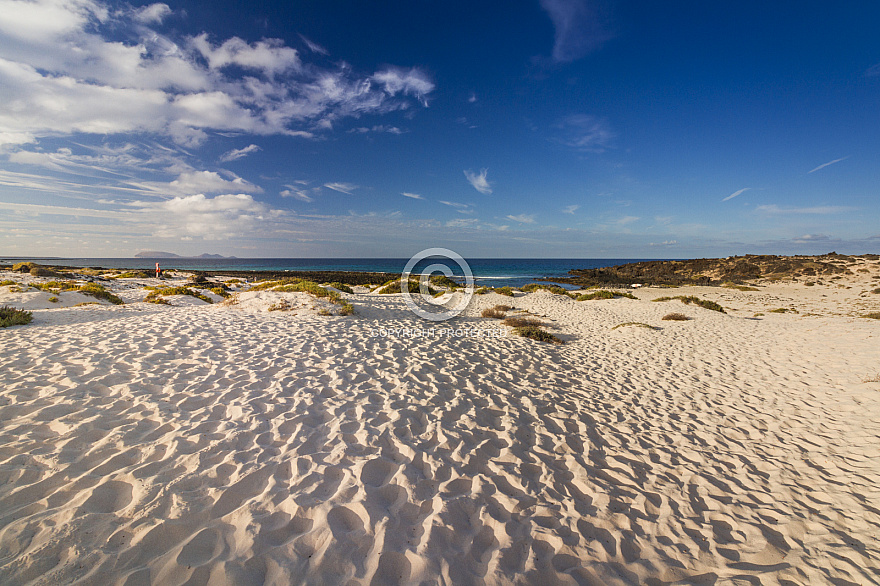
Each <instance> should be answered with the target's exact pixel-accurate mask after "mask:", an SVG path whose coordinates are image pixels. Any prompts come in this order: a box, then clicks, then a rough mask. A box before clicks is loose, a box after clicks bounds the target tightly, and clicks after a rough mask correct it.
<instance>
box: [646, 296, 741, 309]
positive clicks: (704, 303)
mask: <svg viewBox="0 0 880 586" xmlns="http://www.w3.org/2000/svg"><path fill="white" fill-rule="evenodd" d="M673 299H678V300H679V301H681V302H682V303H684V304H685V305H690V304H691V303H693V304H694V305H699V306H700V307H702V308H704V309H711V310H712V311H720V312H721V313H727V312H726V311H724V308H723V307H721V306H720V305H718V304H717V303H715V302H714V301H709V300H708V299H700V298H699V297H695V296H693V295H676V296H675V297H658V298H657V299H654V300H653V301H672V300H673Z"/></svg>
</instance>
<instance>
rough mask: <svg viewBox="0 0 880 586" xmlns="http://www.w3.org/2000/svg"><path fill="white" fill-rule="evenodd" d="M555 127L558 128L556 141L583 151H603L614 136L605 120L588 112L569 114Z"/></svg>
mask: <svg viewBox="0 0 880 586" xmlns="http://www.w3.org/2000/svg"><path fill="white" fill-rule="evenodd" d="M555 127H556V129H558V130H559V134H558V135H557V137H556V138H555V140H556V141H557V142H559V143H561V144H564V145H565V146H568V147H571V148H574V149H577V150H580V151H585V152H591V153H601V152H604V151H605V149H607V148H608V147H609V146H610V145H611V141H612V139H613V138H614V132H612V130H611V128H610V127H609V126H608V123H607V122H606V121H604V120H602V119H601V118H597V117H595V116H590V115H588V114H577V115H574V116H569V117H567V118H564V119H562V120H561V121H559V122H558V123H557V124H556V126H555Z"/></svg>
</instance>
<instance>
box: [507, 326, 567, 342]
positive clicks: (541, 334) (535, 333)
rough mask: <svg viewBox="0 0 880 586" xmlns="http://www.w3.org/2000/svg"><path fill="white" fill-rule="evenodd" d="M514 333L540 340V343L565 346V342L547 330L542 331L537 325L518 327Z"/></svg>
mask: <svg viewBox="0 0 880 586" xmlns="http://www.w3.org/2000/svg"><path fill="white" fill-rule="evenodd" d="M513 333H514V334H516V335H517V336H522V337H523V338H529V339H532V340H538V341H539V342H549V343H551V344H563V343H564V342H563V341H562V340H560V339H559V338H557V337H556V336H554V335H553V334H551V333H550V332H548V331H546V330H542V329H541V328H540V327H538V326H535V325H525V326H517V327H515V328H513Z"/></svg>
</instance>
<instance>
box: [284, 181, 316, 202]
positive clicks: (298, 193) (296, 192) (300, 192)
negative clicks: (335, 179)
mask: <svg viewBox="0 0 880 586" xmlns="http://www.w3.org/2000/svg"><path fill="white" fill-rule="evenodd" d="M284 187H286V188H287V189H285V190H283V191H282V192H281V193H280V194H279V195H281V197H292V198H295V199H298V200H300V201H304V202H308V203H311V202H313V201H315V200H314V198H312V196H310V195H309V194H308V192H307V191H306V190H305V189H303V188H302V187H301V186H298V185H285V186H284Z"/></svg>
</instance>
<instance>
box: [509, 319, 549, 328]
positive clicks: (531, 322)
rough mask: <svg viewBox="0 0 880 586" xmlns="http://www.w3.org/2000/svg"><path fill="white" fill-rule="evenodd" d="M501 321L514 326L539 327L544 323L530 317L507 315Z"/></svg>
mask: <svg viewBox="0 0 880 586" xmlns="http://www.w3.org/2000/svg"><path fill="white" fill-rule="evenodd" d="M501 323H503V324H504V325H506V326H511V327H514V328H529V327H536V328H539V327H543V326H544V325H545V324H544V322H542V321H540V320H537V319H534V318H531V317H508V318H506V319H505V320H504V321H503V322H501Z"/></svg>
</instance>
